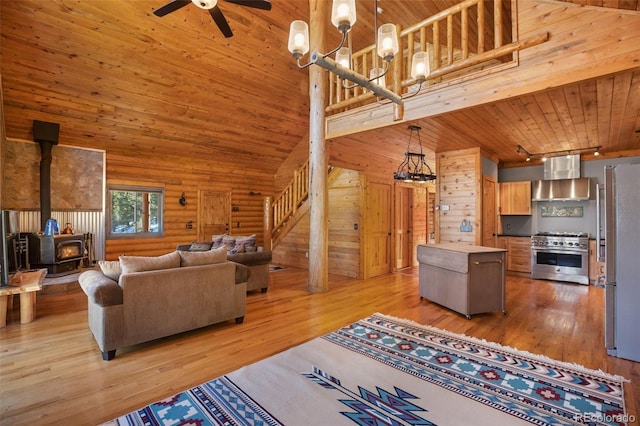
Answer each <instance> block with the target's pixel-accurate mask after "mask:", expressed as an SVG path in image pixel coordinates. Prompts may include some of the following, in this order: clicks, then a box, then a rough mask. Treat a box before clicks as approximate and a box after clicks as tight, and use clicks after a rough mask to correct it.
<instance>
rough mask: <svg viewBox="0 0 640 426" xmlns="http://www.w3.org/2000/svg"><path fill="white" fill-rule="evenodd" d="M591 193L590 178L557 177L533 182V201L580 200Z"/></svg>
mask: <svg viewBox="0 0 640 426" xmlns="http://www.w3.org/2000/svg"><path fill="white" fill-rule="evenodd" d="M590 195H591V179H589V178H574V179H557V180H538V181H534V182H533V188H532V198H531V199H532V200H533V201H581V200H588V199H589V197H590Z"/></svg>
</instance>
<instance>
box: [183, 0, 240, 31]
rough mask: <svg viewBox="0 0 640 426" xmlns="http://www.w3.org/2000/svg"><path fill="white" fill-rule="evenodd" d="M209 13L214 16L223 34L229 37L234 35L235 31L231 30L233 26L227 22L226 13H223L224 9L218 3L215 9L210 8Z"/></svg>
mask: <svg viewBox="0 0 640 426" xmlns="http://www.w3.org/2000/svg"><path fill="white" fill-rule="evenodd" d="M189 1H191V0H189ZM209 15H211V17H212V18H213V20H214V21H215V23H216V24H217V25H218V28H220V31H222V34H224V36H225V37H227V38H229V37H232V36H233V32H232V31H231V27H230V26H229V23H228V22H227V20H226V19H225V17H224V15H223V14H222V11H221V10H220V8H219V7H218V6H217V5H216V6H215V7H214V8H213V9H209Z"/></svg>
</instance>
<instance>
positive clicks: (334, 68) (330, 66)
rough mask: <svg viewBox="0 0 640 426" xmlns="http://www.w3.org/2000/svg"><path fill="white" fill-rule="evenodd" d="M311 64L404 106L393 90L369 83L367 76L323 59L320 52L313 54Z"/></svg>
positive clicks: (325, 58) (326, 58)
mask: <svg viewBox="0 0 640 426" xmlns="http://www.w3.org/2000/svg"><path fill="white" fill-rule="evenodd" d="M311 62H312V63H314V64H316V65H319V66H321V67H322V68H324V69H326V70H329V71H331V72H333V73H334V74H336V75H338V76H339V77H342V78H346V79H347V80H349V81H352V82H354V83H356V84H358V85H360V86H362V87H364V88H366V89H369V90H370V91H372V92H373V93H374V94H375V95H377V96H382V97H385V98H387V99H389V100H391V101H392V102H394V103H396V104H399V105H400V104H402V98H401V97H400V96H398V95H397V94H395V93H394V92H392V91H391V90H389V89H387V88H386V87H382V86H380V85H379V84H376V83H373V82H371V81H369V80H368V79H367V78H366V77H365V76H363V75H361V74H358V73H357V72H355V71H353V70H351V69H347V68H344V67H343V66H341V65H340V64H338V63H337V62H336V61H334V60H333V59H331V58H329V57H323V56H321V55H320V54H319V53H318V52H313V53H312V54H311Z"/></svg>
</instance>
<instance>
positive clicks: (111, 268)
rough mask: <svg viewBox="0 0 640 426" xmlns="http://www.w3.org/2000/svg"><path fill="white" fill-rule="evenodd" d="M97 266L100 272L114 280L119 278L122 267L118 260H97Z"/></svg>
mask: <svg viewBox="0 0 640 426" xmlns="http://www.w3.org/2000/svg"><path fill="white" fill-rule="evenodd" d="M98 266H99V267H100V270H101V271H102V273H103V274H104V275H105V276H107V277H109V278H111V279H112V280H114V281H118V280H119V279H120V275H121V274H122V268H121V267H120V261H118V260H99V261H98Z"/></svg>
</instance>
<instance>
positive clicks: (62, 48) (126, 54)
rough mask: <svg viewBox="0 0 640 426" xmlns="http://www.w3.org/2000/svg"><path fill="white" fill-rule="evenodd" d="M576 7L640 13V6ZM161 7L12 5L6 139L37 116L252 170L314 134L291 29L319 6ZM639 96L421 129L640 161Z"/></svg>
mask: <svg viewBox="0 0 640 426" xmlns="http://www.w3.org/2000/svg"><path fill="white" fill-rule="evenodd" d="M572 2H573V3H578V4H589V5H591V6H598V7H607V8H618V9H621V10H632V11H635V12H634V13H636V12H638V11H639V10H640V4H639V2H638V1H637V0H592V1H590V0H586V1H580V0H574V1H572ZM455 3H457V2H455V1H450V0H438V1H433V0H431V1H415V0H414V1H394V0H380V2H379V6H380V7H381V9H382V11H381V12H380V14H379V16H378V20H379V23H384V22H395V23H399V24H400V25H402V26H409V25H410V24H413V23H415V22H417V21H419V20H420V19H423V18H426V17H428V16H431V15H433V14H435V13H437V12H438V11H440V10H442V9H444V8H446V7H449V6H451V5H453V4H455ZM163 4H164V1H163V0H135V1H115V0H75V1H72V0H46V1H42V0H3V1H1V2H0V31H1V37H2V40H1V41H2V46H1V54H2V57H1V65H0V73H1V75H2V86H3V98H4V108H3V109H4V119H5V128H6V136H8V137H13V138H22V139H30V138H31V126H32V120H34V119H37V120H44V121H51V122H57V123H60V125H61V133H60V139H61V143H65V144H71V145H78V146H89V147H93V148H101V149H107V150H110V149H111V150H118V151H120V152H124V151H127V150H132V151H133V150H135V152H136V155H138V154H139V153H144V152H152V153H154V154H160V155H164V156H167V157H168V158H171V157H173V156H175V157H179V156H193V157H194V158H200V159H202V158H210V159H212V160H214V159H215V160H224V161H237V162H238V163H239V164H240V163H243V164H246V162H251V164H253V167H255V168H257V169H261V170H264V171H266V172H269V173H275V172H276V171H277V169H278V167H279V166H280V165H281V164H282V162H283V161H284V160H285V159H286V158H287V156H288V155H289V153H290V152H291V151H292V150H293V149H294V147H295V146H296V145H297V144H298V143H299V142H300V141H301V140H303V139H304V138H305V137H306V136H307V134H308V125H309V119H308V117H309V112H308V110H309V95H308V93H309V88H308V81H309V79H308V73H307V72H306V71H301V70H299V69H298V68H297V66H296V64H295V61H294V60H293V59H292V58H291V55H290V54H289V52H288V51H287V37H288V30H289V23H290V21H291V20H293V19H304V20H307V21H308V19H309V18H308V17H309V4H308V1H307V0H289V1H278V0H274V1H273V8H272V10H271V11H263V10H258V9H251V8H247V7H241V6H239V5H236V4H233V3H231V2H227V1H224V0H221V1H220V2H219V6H220V8H221V10H222V11H223V13H224V15H225V17H226V18H227V20H228V22H229V25H230V27H231V29H232V30H233V32H234V36H233V37H232V38H225V37H224V36H223V35H222V34H221V33H220V31H219V30H218V28H217V26H216V25H215V23H214V22H213V21H212V19H211V17H210V16H209V14H208V13H207V12H206V11H205V10H201V9H199V8H197V7H195V6H194V5H193V4H189V5H187V6H186V7H183V8H181V9H180V10H177V11H175V12H173V13H171V14H169V15H166V16H164V17H162V18H160V17H157V16H155V15H154V14H153V11H154V10H156V9H157V8H159V7H160V6H162V5H163ZM373 4H374V2H373V1H369V0H367V1H358V8H359V10H358V22H357V23H356V26H355V28H354V30H353V40H354V43H355V44H357V43H358V42H361V43H362V44H363V46H362V47H364V45H368V44H371V43H372V39H373ZM638 13H640V12H638ZM327 25H328V26H327V31H329V34H330V36H329V40H328V42H329V43H334V41H335V39H336V38H337V34H336V31H335V29H334V28H333V27H330V24H329V23H327ZM639 56H640V53H639ZM639 88H640V67H639V68H637V69H635V70H631V71H628V72H625V73H620V74H617V75H611V76H606V77H602V78H599V79H596V80H590V81H583V82H580V83H575V84H572V85H569V86H564V87H560V88H554V89H550V90H547V91H543V92H540V93H535V94H531V95H527V96H521V97H518V98H514V99H509V100H504V101H499V102H494V103H490V104H486V105H481V106H478V107H474V108H470V109H466V110H461V111H456V112H452V113H447V114H443V115H441V116H437V117H431V118H428V119H424V120H420V122H418V123H415V124H418V125H420V126H422V127H423V129H424V130H423V132H424V133H423V139H427V140H428V147H429V148H430V149H433V150H435V151H437V152H440V151H448V150H451V149H460V148H467V147H470V146H481V147H483V148H484V149H485V150H486V151H487V152H490V153H492V154H494V155H495V156H497V157H498V158H500V160H501V161H502V162H505V163H512V162H516V161H519V160H521V158H520V157H519V156H518V155H517V153H516V152H515V150H514V149H513V147H514V146H516V145H517V144H521V145H522V146H524V147H526V149H527V150H528V151H530V152H545V151H555V150H559V149H568V148H570V147H571V146H572V144H577V143H580V144H582V145H584V144H585V140H586V141H588V145H589V146H602V147H603V149H602V150H603V152H605V153H606V152H610V153H612V152H629V151H632V152H633V150H638V149H640V89H639ZM407 134H408V132H407V129H406V124H404V125H402V126H394V127H391V128H388V129H378V130H376V131H375V132H366V133H364V134H360V135H351V136H350V138H352V139H354V140H356V141H357V140H361V141H362V142H363V143H365V142H366V144H368V145H369V146H370V147H371V149H370V151H369V153H368V154H369V155H384V156H389V157H396V158H400V157H401V155H402V153H403V152H404V149H405V143H406V138H407ZM389 141H394V142H393V143H389Z"/></svg>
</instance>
